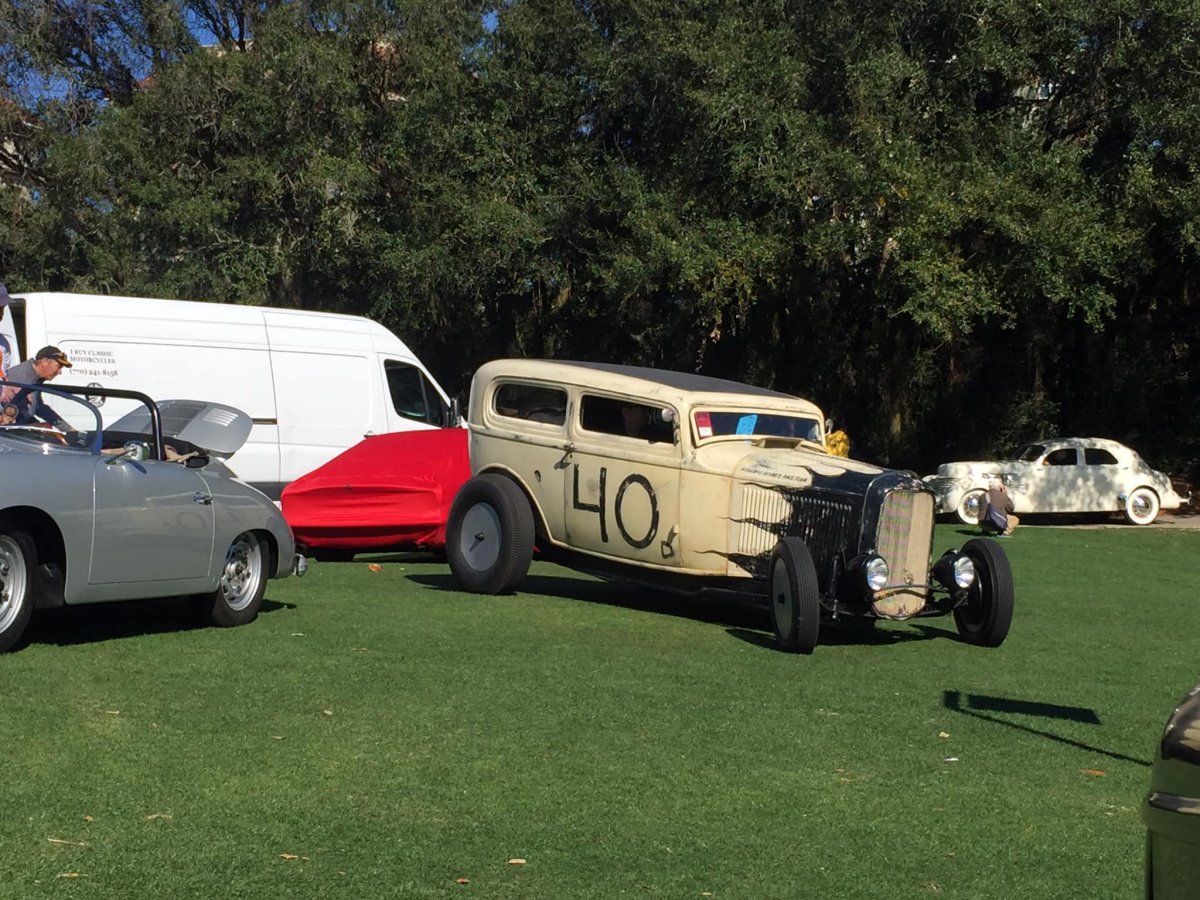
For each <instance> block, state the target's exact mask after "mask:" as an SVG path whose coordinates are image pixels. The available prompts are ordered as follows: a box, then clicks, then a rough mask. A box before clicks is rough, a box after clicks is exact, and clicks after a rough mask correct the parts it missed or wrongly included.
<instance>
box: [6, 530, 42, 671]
mask: <svg viewBox="0 0 1200 900" xmlns="http://www.w3.org/2000/svg"><path fill="white" fill-rule="evenodd" d="M36 572H37V547H36V546H35V545H34V543H33V538H31V537H30V536H29V535H28V534H26V533H25V532H24V531H22V530H20V529H19V528H10V527H8V526H0V653H2V652H4V651H5V650H11V649H12V648H13V646H15V645H16V643H17V642H18V641H19V640H21V635H23V634H24V633H25V628H26V626H28V625H29V619H30V617H31V616H32V615H33V579H34V574H35V573H36Z"/></svg>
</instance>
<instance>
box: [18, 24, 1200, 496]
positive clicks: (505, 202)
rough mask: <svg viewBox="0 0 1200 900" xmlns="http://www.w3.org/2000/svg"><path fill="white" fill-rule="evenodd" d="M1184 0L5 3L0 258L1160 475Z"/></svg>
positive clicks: (421, 340)
mask: <svg viewBox="0 0 1200 900" xmlns="http://www.w3.org/2000/svg"><path fill="white" fill-rule="evenodd" d="M1198 26H1200V8H1196V7H1194V5H1193V4H1186V3H1179V2H1173V0H1147V2H1145V3H1142V4H1130V3H1128V2H1126V0H1098V2H1086V3H1085V2H1081V0H1065V2H1054V3H1043V4H1038V5H1034V6H1032V7H1031V6H1030V5H1029V4H1027V3H1017V2H1015V0H984V2H982V3H980V4H976V5H975V6H974V7H972V8H971V9H970V10H966V9H964V8H963V7H962V6H961V4H953V3H946V2H939V0H925V2H917V3H912V2H906V3H899V2H894V0H865V2H864V0H858V2H854V3H849V2H845V0H827V2H821V3H816V2H805V0H797V2H783V0H747V2H744V3H736V4H730V3H714V2H711V0H670V2H668V0H622V2H586V0H539V2H537V3H532V2H521V0H507V2H504V3H501V4H495V3H483V4H479V3H469V2H456V0H426V2H415V0H390V2H359V0H290V2H287V0H257V2H251V0H138V2H133V3H130V2H127V0H15V2H13V3H11V4H10V6H9V7H8V8H7V9H6V10H4V11H2V12H0V65H2V66H3V71H4V74H5V79H4V83H3V86H2V87H0V90H2V91H3V94H0V137H2V139H0V179H2V183H0V216H2V217H3V220H4V221H5V222H6V223H7V224H6V227H5V228H4V229H0V272H3V273H4V277H5V278H6V280H7V281H8V282H9V286H10V288H12V289H45V288H62V289H73V290H95V291H102V292H118V291H119V292H122V293H132V294H146V295H152V296H167V297H187V298H197V299H210V300H217V301H225V302H241V303H263V304H272V305H285V306H303V307H309V308H316V309H332V310H340V311H346V312H354V313H360V314H364V315H369V316H372V317H374V318H376V319H378V320H380V321H382V322H383V323H384V324H386V325H388V326H389V327H391V328H393V329H394V330H396V331H397V333H399V334H400V335H402V336H403V337H404V338H405V339H406V340H407V341H409V342H410V343H411V344H412V345H413V346H414V347H415V348H417V349H418V351H419V352H420V353H421V355H422V356H423V357H424V358H426V360H427V362H429V363H430V364H431V366H432V368H433V370H434V372H435V374H436V375H437V376H438V377H439V379H440V380H442V381H443V383H445V384H446V385H447V386H449V387H451V388H452V389H461V388H462V387H463V386H465V382H466V380H467V379H468V378H469V376H470V373H471V371H472V370H473V369H474V367H475V366H476V365H478V363H480V362H482V361H483V360H485V359H487V358H490V357H495V356H500V355H504V354H516V355H528V356H554V357H560V358H582V359H600V360H611V361H617V362H631V363H640V364H647V365H657V366H663V367H668V368H676V369H684V370H689V371H703V372H705V373H708V374H713V375H719V376H724V377H732V378H737V379H740V380H747V381H752V382H755V383H759V384H764V385H769V386H772V387H775V388H778V389H781V390H787V391H791V392H794V393H798V394H801V395H804V396H808V397H810V398H812V399H814V400H816V401H817V402H818V403H820V404H821V405H822V406H823V407H824V408H825V409H826V410H827V411H829V412H830V413H831V414H833V415H835V416H836V417H837V418H838V419H839V421H840V422H841V423H843V424H844V425H845V426H846V428H847V430H848V431H849V432H850V434H851V437H852V440H853V442H854V445H853V448H852V450H853V452H854V454H855V455H857V456H862V457H864V458H868V459H875V460H878V461H882V462H888V463H891V464H893V465H900V466H904V467H911V468H919V469H924V470H928V468H929V467H930V466H932V465H934V464H936V463H937V462H939V461H944V460H946V459H950V458H952V457H956V456H961V455H962V454H980V453H989V454H991V453H995V452H999V451H1002V450H1005V449H1011V447H1012V446H1013V445H1014V444H1017V443H1020V442H1022V441H1026V440H1032V439H1035V438H1037V437H1040V436H1046V435H1050V434H1052V433H1060V434H1066V433H1073V434H1094V435H1102V436H1109V437H1114V438H1117V439H1119V440H1125V441H1128V442H1130V443H1131V444H1133V445H1134V446H1135V447H1137V448H1138V449H1139V450H1140V451H1141V452H1142V453H1143V454H1145V455H1148V456H1150V457H1151V459H1152V460H1154V461H1155V462H1156V463H1158V464H1159V465H1160V466H1162V467H1167V468H1170V469H1172V470H1174V471H1176V472H1177V473H1179V474H1187V473H1189V470H1190V474H1192V475H1193V476H1195V475H1196V474H1200V473H1197V472H1196V471H1195V469H1196V466H1197V452H1196V447H1197V446H1198V445H1200V411H1198V410H1200V404H1197V402H1196V401H1197V399H1198V397H1197V394H1198V390H1197V377H1198V372H1197V368H1198V367H1197V365H1196V362H1195V355H1194V353H1193V351H1192V348H1193V347H1194V346H1196V344H1197V343H1198V340H1200V316H1197V308H1196V299H1195V298H1196V295H1197V287H1198V285H1197V278H1198V275H1200V268H1198V265H1197V263H1198V261H1200V254H1198V241H1200V182H1198V180H1197V172H1196V166H1197V160H1198V159H1200V157H1198V155H1197V153H1196V149H1197V148H1196V143H1197V141H1198V140H1200V137H1198V136H1200V121H1197V120H1198V119H1200V82H1197V80H1196V79H1195V78H1194V77H1192V73H1193V72H1194V71H1196V69H1197V64H1198V63H1200V60H1198V59H1197V55H1198V54H1200V48H1198V45H1197V43H1196V42H1195V41H1193V40H1191V38H1190V35H1193V34H1195V33H1196V32H1197V28H1198Z"/></svg>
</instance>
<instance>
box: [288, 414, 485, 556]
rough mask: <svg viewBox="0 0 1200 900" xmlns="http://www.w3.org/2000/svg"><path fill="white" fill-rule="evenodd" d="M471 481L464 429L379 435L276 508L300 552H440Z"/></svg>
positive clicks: (317, 472)
mask: <svg viewBox="0 0 1200 900" xmlns="http://www.w3.org/2000/svg"><path fill="white" fill-rule="evenodd" d="M470 477H471V463H470V460H469V459H468V457H467V430H466V429H465V428H443V429H439V430H437V431H405V432H398V433H395V434H381V435H378V436H375V437H370V438H367V439H366V440H365V441H363V442H362V443H360V444H356V445H355V446H353V447H351V448H350V449H349V450H347V451H346V452H345V453H342V454H341V455H340V456H335V457H334V458H333V459H331V460H330V461H329V462H327V463H326V464H325V465H323V466H321V467H320V468H319V469H314V470H313V471H311V472H309V473H308V474H307V475H304V476H302V477H300V478H298V479H296V480H295V481H293V482H292V483H291V484H289V485H288V486H287V487H286V488H284V490H283V495H282V496H281V498H280V503H281V505H282V506H283V517H284V518H285V519H287V522H288V524H289V525H290V526H291V527H292V533H293V534H295V536H296V542H297V543H299V544H301V545H303V546H304V547H306V548H319V549H328V550H335V551H360V550H362V551H365V550H394V549H405V548H413V547H421V548H439V547H443V546H445V543H446V518H447V516H448V515H449V513H450V504H451V503H453V502H454V495H455V494H456V493H457V492H458V489H459V487H461V486H462V483H463V482H464V481H466V480H467V479H468V478H470Z"/></svg>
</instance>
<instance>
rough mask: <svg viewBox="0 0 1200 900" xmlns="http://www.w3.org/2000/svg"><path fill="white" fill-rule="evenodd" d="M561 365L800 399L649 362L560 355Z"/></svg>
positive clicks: (688, 387) (687, 387)
mask: <svg viewBox="0 0 1200 900" xmlns="http://www.w3.org/2000/svg"><path fill="white" fill-rule="evenodd" d="M553 361H554V362H555V363H557V364H558V365H563V366H576V367H578V368H581V369H599V370H600V371H602V372H611V373H612V374H614V375H628V376H629V377H630V378H641V379H643V380H645V381H652V382H655V383H656V384H661V385H665V386H666V387H671V388H675V389H677V390H681V391H713V392H723V393H730V394H747V395H749V396H754V397H787V398H789V399H792V400H794V399H796V397H795V395H794V394H785V393H783V392H781V391H772V390H770V389H769V388H762V387H755V386H754V385H752V384H742V383H741V382H740V381H728V380H726V379H724V378H712V377H710V376H708V375H693V374H689V373H688V372H672V371H670V370H668V369H652V368H650V367H649V366H618V365H614V364H612V363H594V362H580V361H578V360H568V359H556V360H553Z"/></svg>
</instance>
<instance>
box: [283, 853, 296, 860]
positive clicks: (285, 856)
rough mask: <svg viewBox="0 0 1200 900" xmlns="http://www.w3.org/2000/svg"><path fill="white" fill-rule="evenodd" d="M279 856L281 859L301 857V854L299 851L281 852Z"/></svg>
mask: <svg viewBox="0 0 1200 900" xmlns="http://www.w3.org/2000/svg"><path fill="white" fill-rule="evenodd" d="M279 858H280V859H299V858H300V854H299V853H280V854H279Z"/></svg>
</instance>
